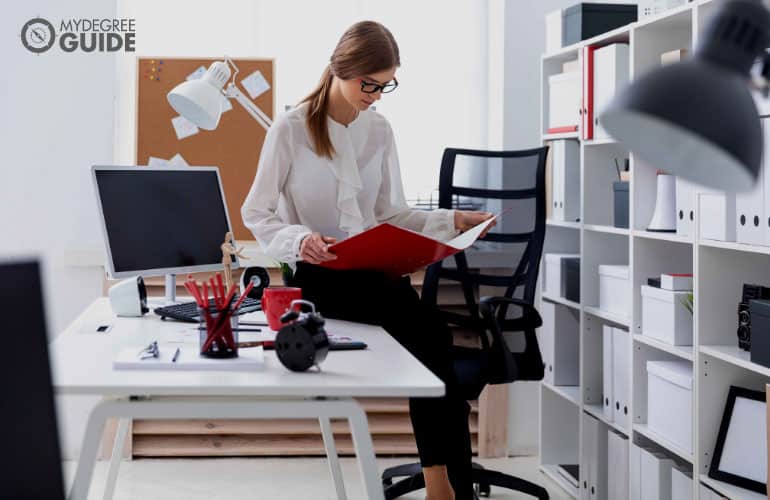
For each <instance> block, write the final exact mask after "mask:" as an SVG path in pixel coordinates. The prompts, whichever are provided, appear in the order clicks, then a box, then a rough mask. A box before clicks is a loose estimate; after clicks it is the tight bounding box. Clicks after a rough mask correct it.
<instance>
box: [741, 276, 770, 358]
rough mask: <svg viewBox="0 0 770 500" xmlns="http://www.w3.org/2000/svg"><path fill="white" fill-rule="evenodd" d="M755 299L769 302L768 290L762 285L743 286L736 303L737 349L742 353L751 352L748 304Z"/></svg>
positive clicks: (749, 309)
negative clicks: (739, 299)
mask: <svg viewBox="0 0 770 500" xmlns="http://www.w3.org/2000/svg"><path fill="white" fill-rule="evenodd" d="M755 299H765V300H770V288H768V287H766V286H762V285H751V284H747V283H744V284H743V294H742V295H741V301H740V302H739V303H738V331H737V332H736V333H737V334H738V347H740V348H741V349H743V350H744V351H751V330H753V328H754V327H753V326H752V320H751V308H750V303H751V301H752V300H755Z"/></svg>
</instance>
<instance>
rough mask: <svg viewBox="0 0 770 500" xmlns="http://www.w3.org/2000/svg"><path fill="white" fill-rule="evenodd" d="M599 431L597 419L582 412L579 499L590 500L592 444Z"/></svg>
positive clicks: (592, 460) (592, 462)
mask: <svg viewBox="0 0 770 500" xmlns="http://www.w3.org/2000/svg"><path fill="white" fill-rule="evenodd" d="M598 431H599V425H598V421H597V420H596V419H595V418H593V417H591V416H590V415H588V414H587V413H583V443H582V448H581V450H580V500H591V483H592V480H593V475H592V471H591V469H593V467H594V454H593V453H594V446H593V443H595V442H596V439H597V436H598Z"/></svg>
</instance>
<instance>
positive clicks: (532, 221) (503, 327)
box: [382, 147, 548, 500]
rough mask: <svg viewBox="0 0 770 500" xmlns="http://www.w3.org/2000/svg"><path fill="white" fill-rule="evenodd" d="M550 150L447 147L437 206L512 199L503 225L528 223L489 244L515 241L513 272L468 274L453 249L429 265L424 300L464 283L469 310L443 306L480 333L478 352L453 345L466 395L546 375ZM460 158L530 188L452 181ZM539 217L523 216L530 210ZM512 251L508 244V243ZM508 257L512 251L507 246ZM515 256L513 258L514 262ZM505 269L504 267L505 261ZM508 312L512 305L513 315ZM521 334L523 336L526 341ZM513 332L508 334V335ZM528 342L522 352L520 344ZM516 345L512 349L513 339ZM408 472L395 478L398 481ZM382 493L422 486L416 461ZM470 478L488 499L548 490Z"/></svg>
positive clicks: (479, 474)
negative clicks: (541, 303) (449, 258)
mask: <svg viewBox="0 0 770 500" xmlns="http://www.w3.org/2000/svg"><path fill="white" fill-rule="evenodd" d="M547 152H548V148H547V147H543V148H537V149H531V150H526V151H502V152H491V151H477V150H467V149H446V150H445V151H444V156H443V159H442V162H441V172H440V180H439V207H440V208H453V204H452V202H453V199H454V200H455V201H456V200H457V199H458V197H466V199H469V198H470V199H473V200H476V199H481V200H508V201H507V202H506V201H504V202H503V203H507V204H509V205H511V208H513V209H514V210H513V213H511V214H510V215H508V219H506V218H505V217H503V218H501V220H500V221H499V222H498V225H499V226H500V227H501V230H502V228H510V227H512V226H517V225H518V226H522V225H523V226H525V228H524V230H518V229H517V230H514V231H513V232H509V233H505V232H502V231H499V232H489V233H488V234H487V235H486V236H485V237H484V238H483V240H484V241H487V242H494V243H495V244H498V245H499V246H503V245H506V246H508V245H511V246H513V247H515V248H513V251H512V252H511V253H510V255H511V256H515V254H516V250H518V251H519V252H520V258H519V259H518V263H517V264H516V266H515V271H514V272H513V274H511V275H507V276H499V275H492V274H483V270H482V272H471V271H470V269H469V266H468V257H467V255H466V254H465V252H460V253H458V254H455V256H454V259H455V264H456V267H455V268H448V267H446V266H445V265H444V263H443V262H437V263H435V264H433V265H431V266H430V267H428V269H427V270H426V273H425V279H424V282H423V291H422V300H423V301H425V302H426V303H430V304H432V305H436V302H437V296H438V287H439V282H440V281H441V280H442V279H445V280H450V281H454V282H459V283H460V284H461V286H462V291H463V295H464V298H465V307H464V308H465V309H467V314H465V313H460V312H457V311H450V310H441V313H442V315H443V316H444V318H445V319H446V320H447V322H448V323H449V324H450V326H452V327H453V328H454V329H457V328H459V329H460V330H461V331H463V332H466V333H467V332H471V333H472V334H475V335H478V338H479V340H480V344H481V349H476V348H468V347H460V346H455V347H454V348H453V355H454V360H455V363H454V366H455V373H456V374H457V379H458V382H459V383H460V387H461V390H462V391H463V393H464V394H465V396H466V399H468V400H475V399H478V397H479V395H480V394H481V391H482V390H483V389H484V387H485V386H486V385H487V384H508V383H511V382H515V381H518V380H532V381H537V380H542V379H543V375H544V368H543V360H542V357H541V355H540V349H539V347H538V342H537V337H536V335H535V329H536V328H538V327H539V326H540V325H541V324H542V320H541V318H540V315H539V314H538V312H537V310H536V309H535V307H534V306H533V303H534V299H535V289H536V286H537V275H538V269H539V266H540V258H541V254H542V251H543V240H544V238H545V160H546V154H547ZM458 157H461V158H463V159H464V161H466V162H469V163H470V166H471V167H473V168H476V167H477V165H474V163H481V162H487V164H488V165H489V164H493V165H495V166H496V165H501V166H502V168H501V169H500V172H501V174H502V177H503V181H504V183H505V184H506V185H511V184H513V185H522V184H523V185H525V186H527V187H525V188H520V189H477V188H469V187H462V186H457V185H455V183H454V177H455V167H456V164H457V159H458ZM527 211H528V212H529V213H530V214H532V215H534V217H532V216H527V215H524V214H525V213H526V212H527ZM506 248H510V247H506ZM505 253H506V254H508V250H506V251H505ZM514 260H515V259H514ZM506 267H507V266H506ZM479 285H486V286H492V287H500V288H504V292H503V293H502V294H501V296H499V297H484V298H482V299H481V300H480V301H479V303H477V302H476V298H475V293H474V290H475V289H476V287H478V286H479ZM509 309H511V310H514V311H510V312H514V313H515V314H514V315H513V317H511V315H510V314H509ZM522 334H523V339H522V338H521V337H522ZM506 337H508V338H506ZM521 340H523V341H524V348H523V350H522V349H520V348H519V346H520V344H521ZM508 341H511V343H515V344H516V346H515V347H513V348H512V347H511V346H510V345H509V342H508ZM404 476H406V477H405V478H404V479H400V480H398V481H395V480H396V478H401V477H404ZM382 483H383V487H384V489H385V498H386V499H387V500H391V499H394V498H398V497H400V496H402V495H404V494H406V493H409V492H411V491H415V490H418V489H422V488H424V487H425V480H424V478H423V476H422V471H421V467H420V464H419V463H412V464H405V465H400V466H396V467H391V468H389V469H387V470H385V472H384V473H383V474H382ZM473 483H474V485H475V488H476V494H477V495H478V496H489V494H490V489H491V485H495V486H498V487H502V488H506V489H509V490H514V491H519V492H522V493H526V494H528V495H531V496H533V497H535V498H538V499H541V500H547V499H548V492H547V491H546V490H545V489H544V488H542V487H541V486H538V485H536V484H533V483H531V482H529V481H526V480H524V479H521V478H518V477H514V476H511V475H508V474H503V473H501V472H497V471H493V470H488V469H485V468H484V467H482V466H481V465H479V464H477V463H474V464H473Z"/></svg>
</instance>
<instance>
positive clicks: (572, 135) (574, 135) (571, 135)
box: [543, 132, 580, 141]
mask: <svg viewBox="0 0 770 500" xmlns="http://www.w3.org/2000/svg"><path fill="white" fill-rule="evenodd" d="M560 139H580V132H564V133H561V134H543V140H544V141H558V140H560Z"/></svg>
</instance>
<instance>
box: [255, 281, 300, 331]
mask: <svg viewBox="0 0 770 500" xmlns="http://www.w3.org/2000/svg"><path fill="white" fill-rule="evenodd" d="M300 299H302V289H301V288H295V287H290V286H276V287H268V288H265V290H264V292H263V293H262V310H263V311H264V312H265V317H266V318H267V324H268V326H269V327H270V329H271V330H275V331H278V330H280V329H281V327H282V326H283V323H281V316H283V314H284V313H285V312H286V311H287V310H288V309H289V307H290V306H291V301H292V300H300Z"/></svg>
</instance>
